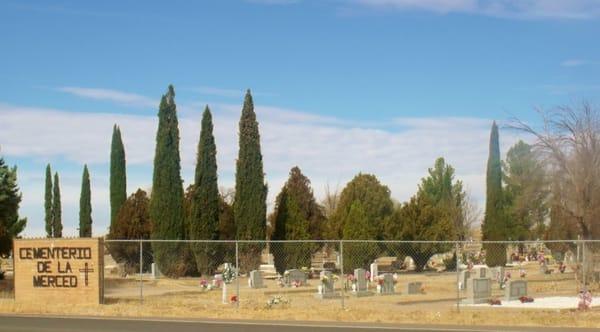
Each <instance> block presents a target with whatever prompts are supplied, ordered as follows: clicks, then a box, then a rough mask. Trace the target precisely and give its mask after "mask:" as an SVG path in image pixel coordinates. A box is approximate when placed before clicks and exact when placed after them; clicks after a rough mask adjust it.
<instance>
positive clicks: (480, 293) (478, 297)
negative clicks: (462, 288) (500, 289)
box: [465, 278, 492, 304]
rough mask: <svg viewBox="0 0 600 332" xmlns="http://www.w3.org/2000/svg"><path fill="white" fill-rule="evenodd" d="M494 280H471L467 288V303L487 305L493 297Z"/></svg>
mask: <svg viewBox="0 0 600 332" xmlns="http://www.w3.org/2000/svg"><path fill="white" fill-rule="evenodd" d="M491 282H492V280H491V279H490V278H471V279H469V281H468V282H467V283H468V286H467V299H466V300H465V302H466V303H470V304H477V303H487V302H488V301H489V300H490V298H491V297H492V283H491Z"/></svg>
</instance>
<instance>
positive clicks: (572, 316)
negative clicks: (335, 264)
mask: <svg viewBox="0 0 600 332" xmlns="http://www.w3.org/2000/svg"><path fill="white" fill-rule="evenodd" d="M528 270H529V272H528V277H527V280H528V281H529V290H530V295H532V296H533V297H534V298H535V297H541V296H549V295H561V294H562V295H570V296H573V295H575V294H576V292H577V290H578V286H577V284H576V282H575V281H574V279H573V275H572V274H569V273H565V274H553V275H550V276H548V275H541V274H539V273H538V272H537V270H538V268H537V267H535V266H532V267H529V268H528ZM516 274H517V273H516V271H515V272H513V276H516ZM400 279H401V281H400V283H399V284H398V288H399V289H400V291H403V289H402V288H403V286H404V283H405V282H408V281H417V280H418V281H421V282H423V284H424V288H425V294H419V295H405V294H399V295H392V296H371V297H364V298H355V297H352V296H346V297H345V298H344V302H345V308H344V309H342V307H341V300H340V299H337V300H318V299H315V297H314V293H315V288H316V284H317V283H318V281H317V280H311V285H310V286H308V287H304V288H298V289H287V288H285V289H282V288H279V287H277V286H276V285H275V282H274V281H267V282H266V283H267V286H268V287H267V288H265V289H259V290H256V289H249V288H248V287H247V283H246V280H245V279H241V280H240V307H239V308H236V306H235V305H232V304H222V303H221V291H219V290H215V291H208V292H207V291H200V290H199V287H198V279H179V280H168V279H162V280H152V281H150V280H145V281H144V288H143V290H144V303H143V304H140V301H139V288H138V287H139V281H137V280H134V279H110V278H107V280H106V304H105V305H93V306H79V305H78V306H75V305H60V306H46V305H43V304H18V303H15V302H14V301H12V300H0V312H5V313H30V314H61V315H64V314H72V315H94V316H127V317H172V318H175V317H185V318H216V319H258V320H286V321H294V320H295V321H305V320H307V321H346V322H381V323H428V324H458V325H464V324H469V325H514V326H571V327H596V328H600V310H590V311H588V312H580V311H576V310H532V309H529V310H518V309H508V308H493V309H491V308H487V307H483V308H469V309H466V308H461V310H460V312H457V311H456V287H455V285H456V274H454V273H442V274H408V275H402V276H401V278H400ZM493 289H494V295H495V296H500V295H501V294H502V291H500V290H499V289H497V286H494V288H493ZM235 290H236V285H235V284H233V285H230V286H229V293H230V294H235ZM273 295H281V296H283V297H286V298H287V299H289V300H291V303H290V305H289V306H287V307H282V308H271V309H269V308H267V306H266V302H267V300H268V299H269V298H270V297H271V296H273Z"/></svg>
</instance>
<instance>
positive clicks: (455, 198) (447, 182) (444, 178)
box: [419, 157, 469, 241]
mask: <svg viewBox="0 0 600 332" xmlns="http://www.w3.org/2000/svg"><path fill="white" fill-rule="evenodd" d="M428 173H429V175H428V176H427V177H425V178H423V179H422V180H421V184H420V185H419V192H420V193H421V195H426V196H427V197H428V200H429V201H430V202H431V203H432V204H435V205H437V206H438V207H439V208H440V209H442V210H443V211H444V213H445V215H447V216H448V218H450V220H452V222H453V224H454V228H455V232H454V234H455V235H456V238H448V240H460V241H462V240H465V238H466V237H467V235H468V234H469V229H468V226H467V225H465V221H464V220H463V216H464V214H463V201H464V200H465V199H466V192H465V191H464V190H463V186H462V182H461V181H460V180H458V181H455V179H454V167H452V166H450V165H448V164H446V161H445V160H444V158H441V157H440V158H438V159H436V161H435V166H434V167H433V168H430V169H428Z"/></svg>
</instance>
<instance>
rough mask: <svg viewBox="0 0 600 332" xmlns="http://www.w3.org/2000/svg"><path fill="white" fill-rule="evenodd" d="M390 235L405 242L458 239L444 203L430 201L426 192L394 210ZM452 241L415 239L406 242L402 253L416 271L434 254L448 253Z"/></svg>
mask: <svg viewBox="0 0 600 332" xmlns="http://www.w3.org/2000/svg"><path fill="white" fill-rule="evenodd" d="M393 219H394V223H393V225H394V227H393V228H391V230H392V231H391V233H390V234H391V235H392V236H393V237H394V238H395V239H400V240H402V241H448V240H453V239H455V238H456V229H455V226H454V221H453V220H452V215H451V214H450V213H449V211H448V210H447V209H444V208H443V207H442V206H441V205H439V204H436V203H434V202H432V201H431V199H430V197H429V196H428V195H427V194H425V193H424V192H423V191H419V192H417V194H416V195H415V196H413V197H412V198H411V199H410V201H409V202H407V203H405V204H404V205H402V207H401V208H398V209H397V210H396V212H395V213H394V217H393ZM451 248H452V245H451V244H445V243H440V242H412V243H406V244H404V245H403V249H402V250H401V251H400V252H401V253H403V254H405V255H407V256H410V257H412V259H413V261H414V262H415V269H416V271H421V270H423V269H424V268H425V265H426V264H427V261H429V259H430V258H431V256H433V255H434V254H438V253H443V252H447V251H448V250H450V249H451Z"/></svg>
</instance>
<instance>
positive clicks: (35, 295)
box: [13, 238, 104, 304]
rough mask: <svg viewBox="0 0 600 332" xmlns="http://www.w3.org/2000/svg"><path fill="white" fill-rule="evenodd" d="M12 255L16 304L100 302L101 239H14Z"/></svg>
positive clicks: (102, 248)
mask: <svg viewBox="0 0 600 332" xmlns="http://www.w3.org/2000/svg"><path fill="white" fill-rule="evenodd" d="M13 256H14V271H15V300H16V301H17V302H41V303H49V302H52V303H60V302H64V303H75V304H99V303H102V298H103V297H104V296H103V295H104V294H103V287H102V285H103V280H102V279H103V260H104V244H103V241H102V239H100V238H80V239H16V240H14V243H13Z"/></svg>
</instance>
